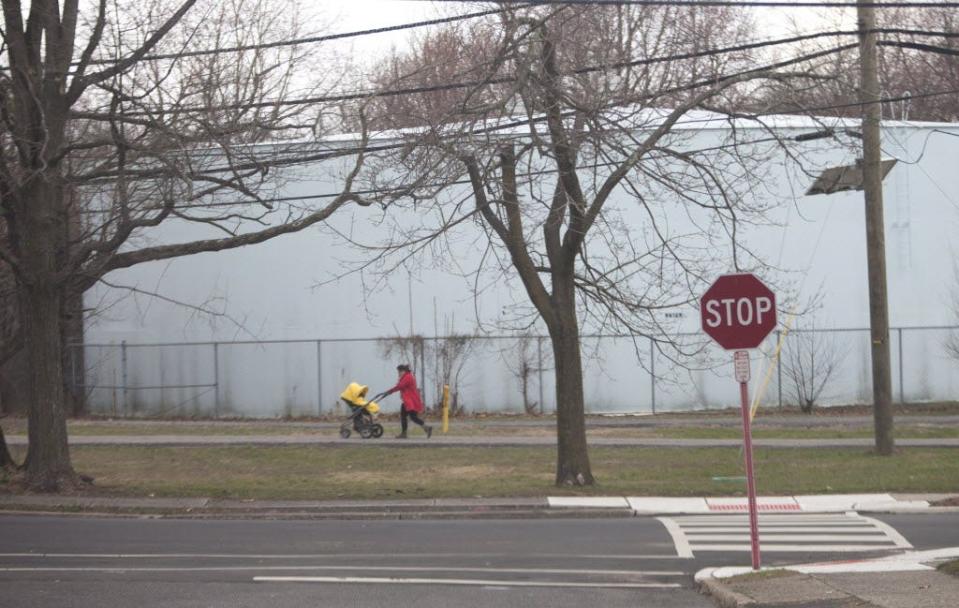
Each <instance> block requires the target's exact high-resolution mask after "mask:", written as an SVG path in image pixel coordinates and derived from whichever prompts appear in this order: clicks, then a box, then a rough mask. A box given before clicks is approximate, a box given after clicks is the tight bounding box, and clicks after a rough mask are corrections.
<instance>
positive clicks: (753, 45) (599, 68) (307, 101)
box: [90, 30, 859, 118]
mask: <svg viewBox="0 0 959 608" xmlns="http://www.w3.org/2000/svg"><path fill="white" fill-rule="evenodd" d="M858 34H859V32H858V31H857V30H837V31H830V32H817V33H813V34H803V35H799V36H790V37H787V38H775V39H771V40H768V39H767V40H764V41H758V42H749V43H744V44H738V45H733V46H728V47H720V48H715V49H706V50H702V51H696V52H690V53H678V54H672V55H661V56H657V57H647V58H644V59H635V60H632V61H624V62H616V63H609V64H599V65H594V66H586V67H582V68H577V69H574V70H572V71H570V72H569V73H568V74H567V75H572V74H575V75H582V74H589V73H595V72H603V71H608V70H616V69H623V68H627V67H639V66H643V65H655V64H657V63H666V62H670V61H683V60H688V59H696V58H701V57H710V56H715V55H723V54H727V53H737V52H742V51H747V50H755V49H759V48H765V47H770V46H780V45H785V44H794V43H797V42H804V41H808V40H813V39H816V38H824V37H837V36H857V35H858ZM852 46H855V45H852ZM850 48H851V47H850ZM764 69H767V68H764ZM515 81H516V78H515V77H513V76H500V77H496V78H485V79H483V80H473V81H466V82H454V83H446V84H437V85H423V86H417V87H405V88H400V89H386V90H366V91H355V92H350V93H341V94H338V95H321V96H315V97H302V98H297V99H277V100H270V101H260V102H246V103H235V104H223V105H218V106H180V107H172V108H169V109H158V110H155V111H152V112H151V111H150V110H139V111H132V112H123V113H122V114H120V116H150V115H152V114H159V113H162V114H170V113H180V112H209V111H219V110H249V109H256V108H273V107H277V106H295V105H311V104H317V103H337V102H343V101H357V100H363V99H372V98H382V97H397V96H402V95H415V94H421V93H434V92H440V91H452V90H458V89H467V88H474V87H480V86H488V85H495V84H506V83H510V82H515ZM90 118H93V117H92V116H90ZM104 118H109V117H108V116H104Z"/></svg>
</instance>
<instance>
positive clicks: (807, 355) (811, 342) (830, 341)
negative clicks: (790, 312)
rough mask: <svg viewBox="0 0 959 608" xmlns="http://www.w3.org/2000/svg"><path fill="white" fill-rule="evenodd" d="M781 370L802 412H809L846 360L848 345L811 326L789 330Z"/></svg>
mask: <svg viewBox="0 0 959 608" xmlns="http://www.w3.org/2000/svg"><path fill="white" fill-rule="evenodd" d="M784 350H785V353H784V355H783V357H782V369H783V374H785V376H786V378H787V380H788V381H789V383H790V388H791V389H792V390H791V392H792V395H793V397H794V398H795V400H796V403H798V404H799V409H800V410H802V412H803V413H806V414H810V413H812V411H813V408H814V407H815V406H816V404H817V403H818V402H819V399H820V398H821V397H822V395H823V393H824V392H825V390H826V388H827V387H828V386H829V384H830V382H831V381H832V380H833V378H834V376H835V375H836V372H837V370H838V369H839V366H840V365H842V362H843V361H844V360H845V359H846V355H847V354H848V350H849V349H848V348H847V347H846V346H844V345H840V344H838V343H837V341H836V338H835V336H833V335H831V334H829V333H827V332H824V331H821V330H816V329H815V328H811V329H807V330H799V329H796V330H793V331H792V332H791V333H790V334H789V337H788V338H787V340H786V345H785V348H784Z"/></svg>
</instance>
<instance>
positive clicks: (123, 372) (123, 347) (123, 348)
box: [120, 340, 130, 416]
mask: <svg viewBox="0 0 959 608" xmlns="http://www.w3.org/2000/svg"><path fill="white" fill-rule="evenodd" d="M120 377H121V381H122V382H123V415H124V416H129V415H130V411H129V408H130V401H129V399H128V393H129V389H128V388H127V341H126V340H123V341H122V342H120Z"/></svg>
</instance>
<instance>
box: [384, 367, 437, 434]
mask: <svg viewBox="0 0 959 608" xmlns="http://www.w3.org/2000/svg"><path fill="white" fill-rule="evenodd" d="M396 373H397V374H398V375H399V378H400V379H399V382H397V383H396V386H394V387H393V388H391V389H390V390H388V391H386V394H387V395H392V394H393V393H395V392H396V391H399V392H400V400H401V401H402V402H403V405H402V406H401V407H400V426H401V427H402V429H403V430H402V432H400V434H399V435H397V436H396V438H397V439H406V427H407V418H409V419H410V420H412V421H413V422H415V423H416V424H418V425H420V426H421V427H422V428H423V432H425V433H426V438H427V439H429V438H430V437H431V436H432V435H433V427H431V426H427V425H426V424H425V423H424V422H423V421H422V420H421V419H420V416H419V414H420V412H422V411H423V401H422V400H421V399H420V392H419V391H418V390H417V389H416V378H414V377H413V372H412V371H410V366H409V365H406V364H405V363H404V364H401V365H397V366H396Z"/></svg>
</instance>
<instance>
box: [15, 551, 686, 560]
mask: <svg viewBox="0 0 959 608" xmlns="http://www.w3.org/2000/svg"><path fill="white" fill-rule="evenodd" d="M5 557H9V558H20V557H33V558H58V559H60V558H63V559H194V558H203V559H337V560H340V559H371V558H381V559H392V558H406V559H418V558H422V559H429V558H442V559H449V558H458V557H473V558H504V557H509V558H562V559H622V560H632V559H678V556H676V555H656V554H646V555H644V554H623V555H616V554H605V555H604V554H595V555H594V554H585V555H576V554H572V553H392V554H391V553H290V554H275V553H274V554H270V553H267V554H260V553H29V552H27V553H0V558H5Z"/></svg>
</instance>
